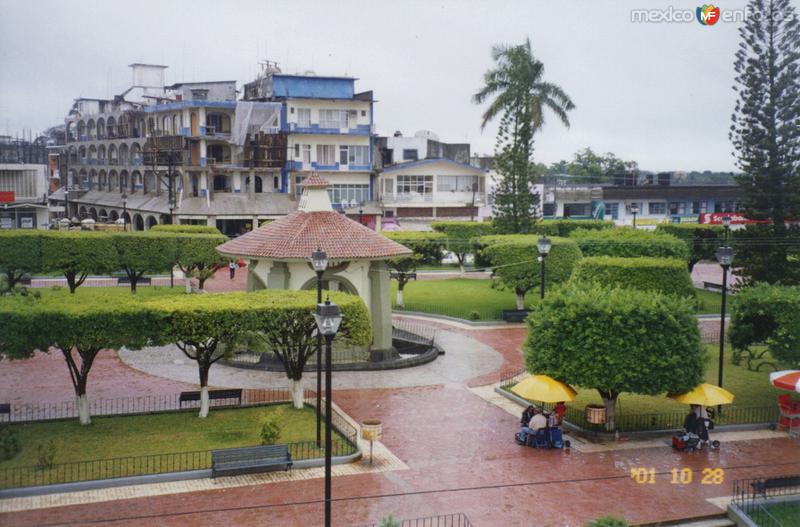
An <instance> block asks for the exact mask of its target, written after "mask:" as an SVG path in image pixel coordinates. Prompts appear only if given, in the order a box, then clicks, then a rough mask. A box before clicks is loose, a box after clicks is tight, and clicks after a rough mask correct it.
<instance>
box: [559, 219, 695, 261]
mask: <svg viewBox="0 0 800 527" xmlns="http://www.w3.org/2000/svg"><path fill="white" fill-rule="evenodd" d="M570 238H572V239H573V240H575V241H576V242H578V246H579V247H580V248H581V252H582V253H583V255H584V256H616V257H622V258H636V257H640V256H652V257H655V258H677V259H680V260H682V261H684V262H686V261H688V260H689V248H688V246H687V245H686V244H685V243H684V242H682V241H681V240H679V239H678V238H676V237H674V236H671V235H669V234H663V233H658V232H653V231H645V230H641V229H631V228H629V227H618V228H614V229H600V230H587V229H577V230H575V231H573V232H572V234H570Z"/></svg>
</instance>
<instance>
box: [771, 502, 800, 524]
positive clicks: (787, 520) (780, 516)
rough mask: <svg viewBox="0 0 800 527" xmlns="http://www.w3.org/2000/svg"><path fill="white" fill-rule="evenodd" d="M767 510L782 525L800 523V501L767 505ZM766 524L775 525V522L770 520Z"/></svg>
mask: <svg viewBox="0 0 800 527" xmlns="http://www.w3.org/2000/svg"><path fill="white" fill-rule="evenodd" d="M766 510H767V511H768V512H769V513H770V514H771V515H772V517H773V518H775V519H776V520H778V521H779V522H780V523H781V525H785V526H786V527H789V526H790V525H800V501H788V502H784V503H776V504H775V505H769V506H767V507H766ZM766 525H773V523H772V522H769V523H767V524H766Z"/></svg>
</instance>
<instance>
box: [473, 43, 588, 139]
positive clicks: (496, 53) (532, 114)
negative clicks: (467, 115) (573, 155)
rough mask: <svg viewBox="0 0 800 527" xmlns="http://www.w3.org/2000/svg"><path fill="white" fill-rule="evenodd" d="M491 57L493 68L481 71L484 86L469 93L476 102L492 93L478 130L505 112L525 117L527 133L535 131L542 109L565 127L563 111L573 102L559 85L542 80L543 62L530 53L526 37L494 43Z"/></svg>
mask: <svg viewBox="0 0 800 527" xmlns="http://www.w3.org/2000/svg"><path fill="white" fill-rule="evenodd" d="M492 60H494V62H495V64H496V67H495V68H494V69H490V70H489V71H487V72H486V73H485V74H484V76H483V79H484V84H485V85H484V87H483V88H482V89H481V90H480V91H479V92H478V93H476V94H475V95H473V96H472V100H473V102H475V103H476V104H483V103H484V102H486V101H487V100H488V99H489V98H490V97H491V96H493V95H495V96H496V97H495V98H494V100H492V101H491V104H489V107H488V108H487V109H486V111H485V112H484V113H483V121H482V122H481V129H483V128H485V127H486V124H487V123H488V122H489V121H491V120H492V119H494V118H495V117H497V116H498V115H501V114H502V113H504V112H509V113H511V114H516V115H517V116H525V117H526V119H529V120H530V125H531V128H532V129H531V132H532V133H535V132H537V131H538V130H540V129H541V128H542V126H543V125H544V113H545V109H549V110H550V111H551V112H553V113H554V114H555V115H556V117H558V118H559V119H560V120H561V122H562V123H564V126H566V127H569V118H568V116H567V112H568V111H570V110H572V109H573V108H575V104H573V102H572V100H571V99H570V98H569V96H568V95H567V94H566V93H565V92H564V90H563V89H562V88H561V87H560V86H558V85H556V84H553V83H550V82H545V81H543V80H542V77H543V75H544V64H542V62H541V61H539V60H538V59H537V58H536V57H534V56H533V51H532V50H531V41H530V39H529V38H526V39H525V43H524V44H521V45H517V46H500V45H498V46H494V47H493V48H492Z"/></svg>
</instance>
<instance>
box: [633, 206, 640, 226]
mask: <svg viewBox="0 0 800 527" xmlns="http://www.w3.org/2000/svg"><path fill="white" fill-rule="evenodd" d="M631 214H633V228H634V229H635V228H636V215H637V214H639V205H638V204H636V203H633V204H632V205H631Z"/></svg>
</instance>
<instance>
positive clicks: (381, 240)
mask: <svg viewBox="0 0 800 527" xmlns="http://www.w3.org/2000/svg"><path fill="white" fill-rule="evenodd" d="M318 247H319V248H321V249H322V250H323V251H325V252H326V253H327V254H328V258H330V259H331V260H356V259H366V260H382V259H385V258H392V257H395V256H402V255H407V254H411V253H412V251H411V250H410V249H408V248H407V247H405V246H403V245H400V244H399V243H396V242H393V241H392V240H390V239H388V238H386V237H385V236H382V235H381V234H379V233H377V232H375V231H373V230H372V229H370V228H368V227H365V226H363V225H361V224H360V223H358V222H355V221H353V220H351V219H350V218H348V217H346V216H345V215H344V214H340V213H338V212H333V211H330V212H328V211H321V212H304V211H295V212H292V213H291V214H289V215H287V216H285V217H283V218H280V219H278V220H275V221H274V222H272V223H269V224H267V225H265V226H263V227H261V228H259V229H257V230H255V231H251V232H248V233H247V234H244V235H242V236H239V237H238V238H236V239H233V240H231V241H229V242H226V243H223V244H222V245H220V246H219V247H217V251H219V252H220V253H221V254H223V255H226V256H250V257H253V258H269V259H273V260H306V259H308V258H309V257H310V256H311V253H312V252H313V251H315V250H316V249H317V248H318Z"/></svg>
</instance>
